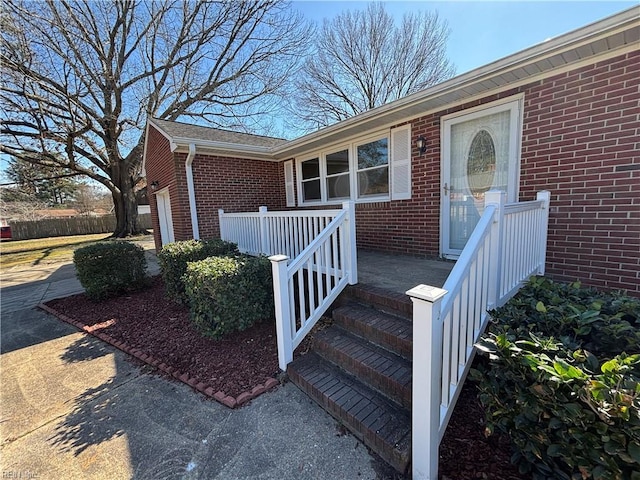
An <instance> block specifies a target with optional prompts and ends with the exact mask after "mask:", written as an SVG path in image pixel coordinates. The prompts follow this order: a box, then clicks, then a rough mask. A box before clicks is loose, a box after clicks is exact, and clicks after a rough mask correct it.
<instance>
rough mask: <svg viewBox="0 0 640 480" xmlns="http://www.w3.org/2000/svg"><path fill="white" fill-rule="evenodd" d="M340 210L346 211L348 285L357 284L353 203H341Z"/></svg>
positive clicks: (354, 208) (354, 207)
mask: <svg viewBox="0 0 640 480" xmlns="http://www.w3.org/2000/svg"><path fill="white" fill-rule="evenodd" d="M342 209H343V210H347V232H348V233H347V241H348V242H349V243H348V244H347V262H346V264H347V268H348V269H349V285H355V284H356V283H358V249H357V248H356V205H355V203H354V202H342Z"/></svg>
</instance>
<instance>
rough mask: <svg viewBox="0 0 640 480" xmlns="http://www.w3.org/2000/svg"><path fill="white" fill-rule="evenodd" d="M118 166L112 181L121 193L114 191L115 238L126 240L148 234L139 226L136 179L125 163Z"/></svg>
mask: <svg viewBox="0 0 640 480" xmlns="http://www.w3.org/2000/svg"><path fill="white" fill-rule="evenodd" d="M121 163H122V165H120V164H118V166H117V167H116V168H114V169H113V171H112V176H111V179H112V181H113V182H114V184H115V185H116V186H117V187H118V189H119V191H112V192H111V196H112V197H113V204H114V205H115V214H116V229H115V231H114V232H113V237H115V238H124V237H129V236H131V235H140V234H144V233H147V232H146V230H144V229H142V228H140V226H139V224H138V202H137V201H136V195H135V193H134V190H133V187H134V185H135V182H134V179H133V178H132V177H131V175H128V174H127V173H126V172H127V170H128V169H127V168H126V164H125V162H121Z"/></svg>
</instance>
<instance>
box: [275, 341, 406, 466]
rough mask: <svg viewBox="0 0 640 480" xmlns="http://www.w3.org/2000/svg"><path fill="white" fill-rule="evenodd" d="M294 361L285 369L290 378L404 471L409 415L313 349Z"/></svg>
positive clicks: (378, 452)
mask: <svg viewBox="0 0 640 480" xmlns="http://www.w3.org/2000/svg"><path fill="white" fill-rule="evenodd" d="M294 364H295V366H294ZM294 364H291V366H290V368H289V369H288V370H287V372H288V374H289V378H290V379H291V381H293V382H294V383H295V384H296V385H298V386H299V387H300V388H301V389H302V390H303V391H304V392H305V393H306V394H307V395H309V396H310V397H311V398H313V399H314V400H315V401H316V402H317V403H318V404H319V405H320V406H322V407H323V408H324V409H325V410H326V411H327V412H329V413H330V414H331V415H333V416H334V417H336V418H337V419H339V420H341V421H342V422H343V423H344V425H345V426H346V427H347V428H349V430H350V431H351V432H352V433H353V434H354V435H355V436H356V437H358V438H359V439H360V440H361V441H363V442H364V443H365V444H366V445H367V446H368V447H369V448H371V449H372V450H373V451H375V452H376V453H377V454H378V455H380V456H381V457H382V458H383V459H385V460H386V461H387V462H388V463H389V464H390V465H391V466H393V467H394V468H395V469H396V470H398V471H401V472H405V471H407V467H408V465H409V457H410V451H411V417H410V416H409V415H408V414H407V412H406V411H404V410H402V409H399V408H398V407H397V406H396V405H394V404H392V403H391V402H389V401H388V400H387V399H386V398H385V397H383V396H382V395H380V394H379V393H377V392H375V391H373V390H371V389H369V388H367V387H366V386H365V385H364V384H363V383H361V382H359V381H358V380H357V379H354V378H353V377H350V376H348V375H346V374H344V373H343V372H342V371H341V370H340V369H338V368H336V367H334V366H333V365H331V364H329V363H328V362H326V361H323V360H322V358H321V357H319V356H318V355H317V354H315V353H313V352H310V353H307V354H306V355H303V356H301V357H300V358H298V359H297V360H296V361H295V362H294Z"/></svg>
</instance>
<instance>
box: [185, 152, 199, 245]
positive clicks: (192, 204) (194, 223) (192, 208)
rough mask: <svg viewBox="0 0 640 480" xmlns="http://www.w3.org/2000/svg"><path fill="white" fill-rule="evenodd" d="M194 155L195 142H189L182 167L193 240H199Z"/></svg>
mask: <svg viewBox="0 0 640 480" xmlns="http://www.w3.org/2000/svg"><path fill="white" fill-rule="evenodd" d="M195 156H196V144H195V143H190V144H189V154H188V155H187V160H186V161H185V162H184V169H185V172H186V174H187V193H188V194H189V212H190V214H191V229H192V232H193V238H194V240H200V228H199V227H198V210H197V209H196V192H195V188H194V186H193V169H192V168H191V166H192V164H193V159H194V158H195Z"/></svg>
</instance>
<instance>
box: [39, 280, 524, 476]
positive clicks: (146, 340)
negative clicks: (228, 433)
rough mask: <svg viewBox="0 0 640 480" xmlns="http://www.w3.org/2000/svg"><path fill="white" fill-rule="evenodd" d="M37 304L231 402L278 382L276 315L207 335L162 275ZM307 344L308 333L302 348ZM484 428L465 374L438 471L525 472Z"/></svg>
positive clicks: (383, 471) (504, 443)
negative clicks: (105, 294)
mask: <svg viewBox="0 0 640 480" xmlns="http://www.w3.org/2000/svg"><path fill="white" fill-rule="evenodd" d="M41 308H43V309H45V310H47V311H49V312H50V313H53V314H54V315H56V316H58V318H60V319H62V320H64V321H67V322H69V323H71V324H73V325H75V326H77V327H78V328H80V329H82V330H84V331H86V332H87V333H90V334H92V335H94V336H96V337H98V338H100V339H102V340H104V341H106V342H108V343H110V344H112V345H114V346H116V347H117V348H119V349H121V350H123V351H125V352H127V353H130V354H131V355H133V356H134V357H136V358H137V359H140V360H142V361H144V362H146V363H147V364H150V365H152V366H154V367H156V368H158V371H159V373H161V374H164V375H167V376H170V377H171V378H175V379H177V380H180V381H183V382H184V383H187V384H188V385H190V386H191V387H193V388H194V389H196V390H198V391H200V392H202V393H204V394H205V395H207V396H209V397H212V398H214V399H216V400H217V401H219V402H221V403H223V404H224V405H227V406H228V407H231V408H234V407H237V406H240V405H242V404H244V403H246V402H248V401H249V400H251V399H252V398H255V397H256V396H258V395H260V394H261V393H263V392H265V391H266V390H269V389H271V388H273V387H275V386H276V385H278V384H279V382H278V380H276V378H278V377H279V369H278V354H277V343H276V334H275V328H274V322H272V321H267V322H264V323H260V324H257V325H254V326H253V327H251V328H249V329H247V330H245V331H243V332H236V333H234V334H231V335H229V336H227V337H225V338H223V339H221V340H214V339H211V338H205V337H203V336H202V335H201V334H200V333H199V332H198V331H197V330H196V329H195V327H194V326H193V324H192V323H191V321H190V320H189V312H188V310H187V308H186V307H184V306H181V305H178V304H176V303H174V302H173V301H171V300H169V299H167V298H166V296H165V290H164V284H163V282H162V279H161V278H160V277H155V278H154V279H153V281H152V284H151V286H150V287H149V288H147V289H145V290H141V291H139V292H134V293H131V294H127V295H123V296H120V297H117V298H112V299H109V300H105V301H103V302H100V303H94V302H92V301H90V300H89V299H88V298H87V297H86V296H85V295H84V294H79V295H73V296H71V297H67V298H62V299H57V300H51V301H49V302H47V303H46V304H44V305H41ZM324 326H326V325H324ZM319 328H323V325H320V326H319ZM309 346H310V340H307V339H305V341H304V342H303V344H302V345H301V346H300V348H299V350H302V351H304V350H307V349H308V348H309ZM299 353H300V352H299ZM483 432H484V411H483V409H482V406H481V404H480V402H479V401H478V398H477V392H476V388H475V386H474V385H473V384H472V383H471V382H466V384H465V386H464V388H463V390H462V392H461V395H460V398H459V399H458V403H457V405H456V409H455V411H454V413H453V415H452V417H451V421H450V422H449V426H448V428H447V431H446V434H445V436H444V439H443V441H442V443H441V445H440V469H439V470H440V478H441V479H442V480H467V479H468V480H471V479H493V480H517V479H523V478H528V477H523V476H522V475H520V474H518V472H517V469H516V468H515V467H514V466H513V465H511V464H510V463H509V457H510V455H511V451H510V447H509V439H508V438H507V437H504V436H498V435H494V436H492V437H490V438H485V436H484V434H483ZM377 470H378V473H379V474H380V478H384V479H402V478H404V477H402V476H400V475H398V474H397V473H395V472H393V470H391V469H390V467H389V468H388V469H387V468H385V467H383V466H379V468H377Z"/></svg>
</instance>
